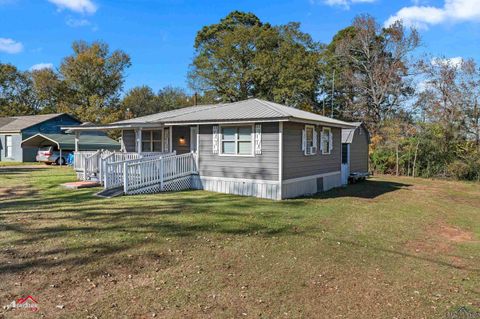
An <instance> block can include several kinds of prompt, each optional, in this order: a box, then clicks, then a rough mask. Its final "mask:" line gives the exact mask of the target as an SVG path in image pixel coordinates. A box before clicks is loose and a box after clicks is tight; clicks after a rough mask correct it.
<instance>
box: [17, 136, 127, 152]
mask: <svg viewBox="0 0 480 319" xmlns="http://www.w3.org/2000/svg"><path fill="white" fill-rule="evenodd" d="M52 144H55V145H57V146H58V148H60V149H63V150H74V149H75V135H72V134H42V133H39V134H35V135H33V136H31V137H29V138H27V139H25V140H23V142H22V146H31V147H39V146H46V145H52ZM99 149H115V150H118V149H120V143H118V142H117V141H115V140H113V139H111V138H110V137H108V136H105V135H82V136H81V137H80V139H79V150H80V151H92V150H95V151H96V150H99Z"/></svg>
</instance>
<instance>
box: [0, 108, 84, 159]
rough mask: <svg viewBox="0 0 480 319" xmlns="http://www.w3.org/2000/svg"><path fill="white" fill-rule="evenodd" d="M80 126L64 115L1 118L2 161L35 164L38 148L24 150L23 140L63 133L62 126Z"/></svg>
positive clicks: (73, 119)
mask: <svg viewBox="0 0 480 319" xmlns="http://www.w3.org/2000/svg"><path fill="white" fill-rule="evenodd" d="M79 124H81V122H80V121H78V120H77V119H75V118H74V117H72V116H71V115H68V114H64V113H59V114H42V115H27V116H11V117H1V118H0V161H2V162H7V161H9V162H35V156H36V153H37V149H38V148H37V147H23V148H22V145H21V143H22V141H23V140H25V139H27V138H29V137H32V136H34V135H36V134H39V133H43V134H58V133H62V131H61V127H62V126H68V125H79Z"/></svg>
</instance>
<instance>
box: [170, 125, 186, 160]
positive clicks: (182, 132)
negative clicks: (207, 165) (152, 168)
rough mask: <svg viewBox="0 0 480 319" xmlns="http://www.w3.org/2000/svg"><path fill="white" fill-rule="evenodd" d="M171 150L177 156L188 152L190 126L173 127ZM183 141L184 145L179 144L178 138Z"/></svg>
mask: <svg viewBox="0 0 480 319" xmlns="http://www.w3.org/2000/svg"><path fill="white" fill-rule="evenodd" d="M172 132H173V135H172V150H174V151H177V154H184V153H188V152H190V126H173V131H172ZM181 137H183V138H184V139H185V144H183V145H181V144H180V138H181Z"/></svg>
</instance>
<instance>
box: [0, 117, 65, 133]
mask: <svg viewBox="0 0 480 319" xmlns="http://www.w3.org/2000/svg"><path fill="white" fill-rule="evenodd" d="M63 114H65V113H55V114H41V115H25V116H9V117H2V118H0V132H20V131H22V130H24V129H26V128H28V127H30V126H33V125H37V124H39V123H42V122H45V121H47V120H50V119H53V118H55V117H58V116H60V115H63Z"/></svg>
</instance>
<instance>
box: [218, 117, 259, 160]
mask: <svg viewBox="0 0 480 319" xmlns="http://www.w3.org/2000/svg"><path fill="white" fill-rule="evenodd" d="M242 126H243V127H245V126H250V127H251V129H252V130H251V132H250V144H251V149H250V154H238V142H239V139H238V133H235V140H234V142H235V154H225V153H223V142H224V141H223V132H222V129H223V128H224V127H237V128H238V127H242ZM218 127H219V128H218V156H222V157H223V156H225V157H227V156H229V157H255V124H254V123H252V124H250V125H238V124H228V125H222V124H220V125H219V126H218ZM227 142H231V141H227Z"/></svg>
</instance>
